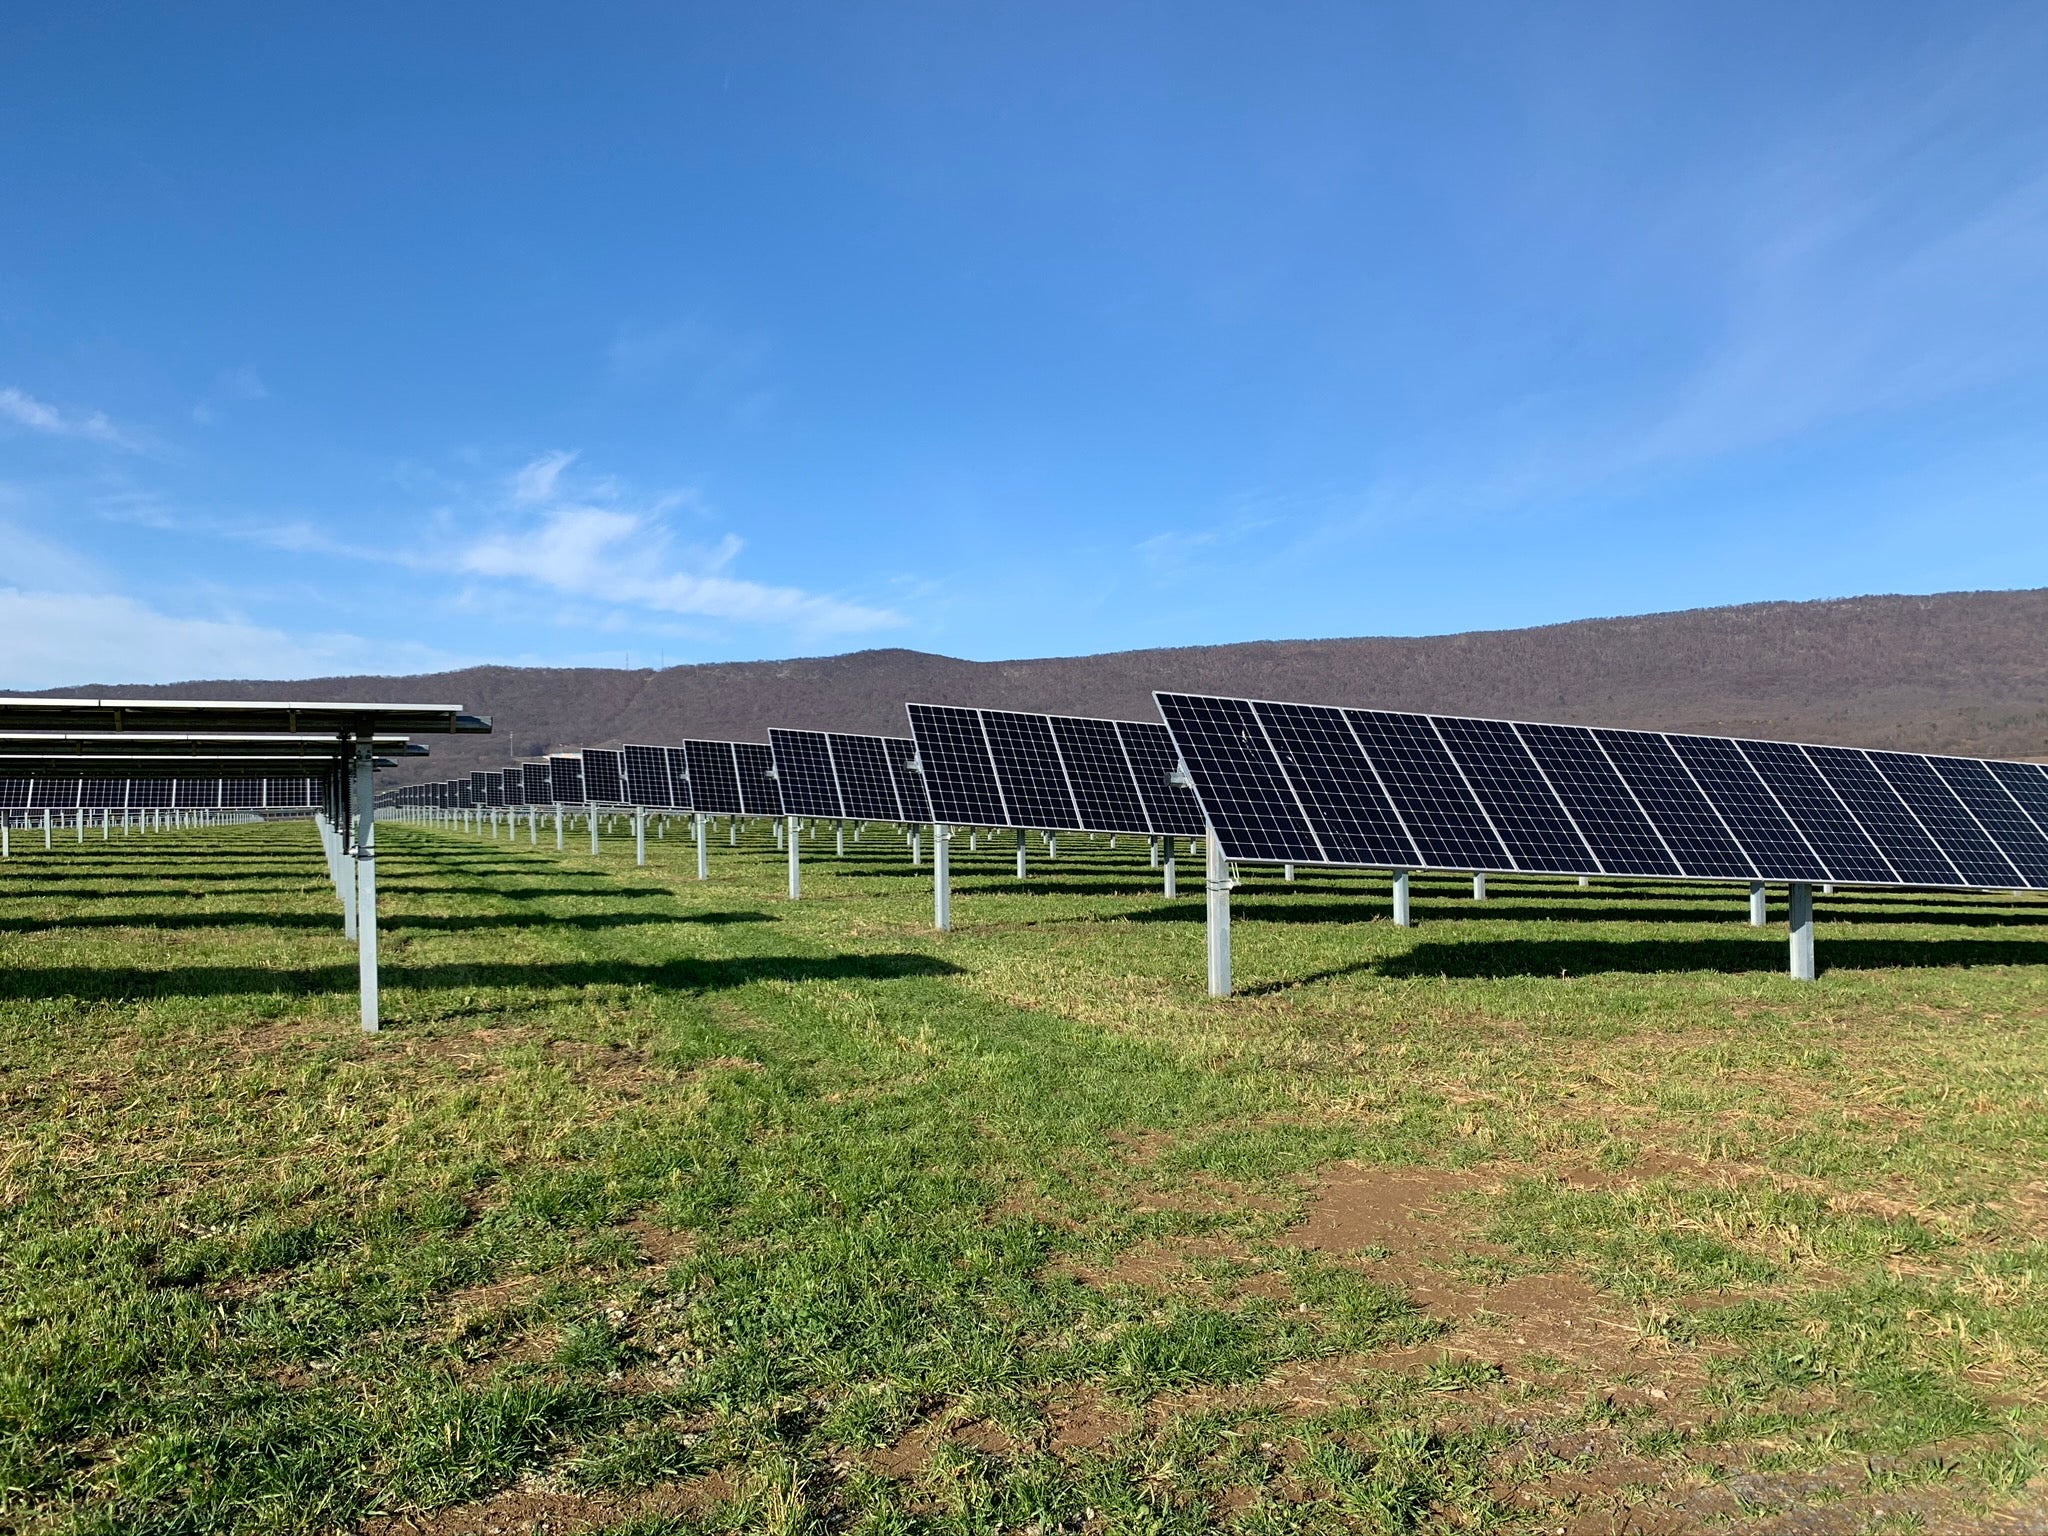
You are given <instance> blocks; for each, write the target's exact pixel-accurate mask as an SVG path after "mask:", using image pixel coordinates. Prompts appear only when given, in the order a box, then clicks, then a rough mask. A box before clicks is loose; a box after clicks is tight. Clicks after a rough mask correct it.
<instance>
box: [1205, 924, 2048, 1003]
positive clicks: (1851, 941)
mask: <svg viewBox="0 0 2048 1536" xmlns="http://www.w3.org/2000/svg"><path fill="white" fill-rule="evenodd" d="M1816 951H1817V958H1818V960H1819V962H1820V969H1821V970H1822V972H1824V973H1825V972H1828V971H1881V970H1935V969H1945V968H1957V967H1962V968H1968V967H1972V966H1983V965H2048V941H2043V940H2037V939H1988V938H1987V939H1961V938H1958V939H1927V940H1918V939H1856V938H1846V939H1834V940H1830V939H1828V938H1827V937H1826V936H1824V935H1823V936H1822V938H1821V939H1820V942H1819V943H1818V945H1817V946H1816ZM1786 961H1787V953H1786V944H1785V939H1784V937H1783V935H1776V936H1773V937H1765V936H1763V935H1759V936H1758V937H1757V938H1754V939H1627V940H1602V939H1509V940H1504V941H1502V942H1499V943H1484V942H1479V941H1474V942H1472V943H1466V944H1430V943H1423V944H1418V945H1416V946H1415V947H1414V948H1413V949H1410V950H1407V951H1404V952H1403V953H1401V954H1398V955H1385V956H1381V957H1380V958H1378V959H1373V960H1360V961H1358V962H1356V963H1354V964H1351V965H1342V966H1333V967H1331V968H1330V969H1328V970H1323V971H1314V972H1311V973H1309V974H1307V975H1304V976H1293V977H1288V978H1286V979H1285V980H1282V981H1276V982H1272V983H1269V984H1266V985H1264V986H1257V987H1247V988H1245V989H1243V990H1244V991H1245V993H1246V994H1248V995H1258V994H1264V993H1271V992H1282V991H1285V990H1287V989H1288V988H1289V987H1297V986H1305V985H1309V984H1312V983H1315V982H1319V981H1334V980H1338V979H1340V978H1342V977H1345V976H1357V975H1378V976H1386V977H1392V978H1406V979H1418V980H1424V981H1429V980H1439V979H1457V980H1498V979H1503V978H1507V977H1515V976H1547V977H1555V978H1560V979H1569V978H1571V977H1575V976H1599V975H1614V974H1633V975H1653V974H1657V973H1661V972H1669V973H1671V974H1674V975H1678V974H1683V973H1686V972H1697V971H1716V972H1720V973H1722V974H1724V975H1756V974H1777V975H1782V974H1784V972H1785V969H1786Z"/></svg>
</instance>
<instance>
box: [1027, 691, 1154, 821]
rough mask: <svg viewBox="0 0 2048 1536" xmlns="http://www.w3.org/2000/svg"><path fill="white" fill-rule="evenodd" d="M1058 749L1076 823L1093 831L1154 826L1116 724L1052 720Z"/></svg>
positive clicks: (1064, 718) (1068, 718)
mask: <svg viewBox="0 0 2048 1536" xmlns="http://www.w3.org/2000/svg"><path fill="white" fill-rule="evenodd" d="M1048 723H1049V724H1050V725H1051V726H1052V735H1053V745H1054V746H1055V747H1057V748H1058V750H1059V755H1060V763H1061V765H1062V766H1063V767H1064V768H1065V769H1066V778H1067V785H1068V787H1069V788H1070V789H1072V791H1073V798H1074V811H1075V814H1076V815H1077V816H1078V817H1079V818H1080V819H1079V821H1078V822H1077V825H1078V826H1079V827H1080V828H1081V829H1082V830H1084V831H1088V832H1123V831H1128V830H1129V829H1130V828H1132V827H1144V826H1148V825H1150V822H1151V818H1150V817H1149V816H1147V815H1146V814H1145V802H1144V801H1142V800H1140V799H1139V798H1138V785H1137V781H1136V780H1135V779H1134V778H1133V777H1132V774H1131V765H1130V761H1129V759H1127V758H1126V757H1125V756H1124V746H1123V742H1122V741H1120V740H1119V739H1118V738H1117V734H1116V722H1115V721H1113V720H1084V719H1080V718H1078V717H1075V716H1071V715H1055V716H1051V717H1049V721H1048Z"/></svg>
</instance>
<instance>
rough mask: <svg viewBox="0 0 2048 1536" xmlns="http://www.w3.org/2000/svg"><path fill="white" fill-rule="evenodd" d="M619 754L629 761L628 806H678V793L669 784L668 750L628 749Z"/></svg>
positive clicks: (655, 748) (656, 748)
mask: <svg viewBox="0 0 2048 1536" xmlns="http://www.w3.org/2000/svg"><path fill="white" fill-rule="evenodd" d="M619 750H620V751H621V753H622V754H623V755H624V758H625V765H626V767H625V771H626V802H627V804H629V805H647V806H672V805H674V804H675V803H676V800H675V791H674V789H673V788H672V787H671V785H670V784H669V778H668V749H667V748H666V747H636V746H626V747H622V748H620V749H619Z"/></svg>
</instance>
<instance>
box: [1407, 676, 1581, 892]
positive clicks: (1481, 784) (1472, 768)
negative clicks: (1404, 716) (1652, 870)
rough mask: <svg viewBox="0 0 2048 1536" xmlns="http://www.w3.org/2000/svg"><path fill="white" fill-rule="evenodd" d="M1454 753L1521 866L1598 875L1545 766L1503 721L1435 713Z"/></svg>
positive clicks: (1512, 728)
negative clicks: (1546, 778)
mask: <svg viewBox="0 0 2048 1536" xmlns="http://www.w3.org/2000/svg"><path fill="white" fill-rule="evenodd" d="M1435 723H1436V728H1437V730H1438V731H1439V732H1440V733H1441V734H1442V736H1443V738H1444V743H1445V745H1447V746H1448V747H1449V748H1450V749H1451V756H1452V757H1454V758H1455V759H1457V762H1458V766H1459V767H1460V768H1462V769H1464V770H1465V778H1466V781H1467V782H1468V783H1470V784H1471V786H1472V792H1473V793H1474V794H1475V795H1477V796H1478V797H1479V803H1480V804H1481V805H1482V806H1484V807H1485V808H1486V813H1487V817H1488V819H1489V820H1491V821H1492V823H1493V828H1494V831H1496V832H1497V833H1499V834H1500V838H1501V841H1502V842H1504V843H1506V844H1507V847H1508V852H1509V853H1511V854H1513V855H1514V859H1515V867H1516V868H1518V869H1529V870H1542V871H1544V872H1546V873H1551V874H1564V875H1590V874H1598V873H1599V870H1600V866H1599V864H1598V863H1597V862H1595V860H1594V858H1593V853H1592V850H1591V849H1590V848H1588V847H1587V846H1586V840H1585V839H1584V838H1582V837H1580V836H1579V834H1578V832H1577V831H1576V830H1575V829H1574V828H1573V827H1572V824H1571V819H1570V818H1569V817H1568V816H1567V815H1566V814H1565V809H1564V806H1563V804H1562V803H1561V802H1560V801H1559V800H1558V798H1557V796H1556V795H1555V794H1554V793H1552V791H1551V788H1550V785H1549V784H1548V783H1546V782H1545V781H1544V778H1543V773H1542V770H1540V769H1539V768H1537V766H1536V760H1535V759H1534V758H1532V757H1531V756H1530V755H1529V750H1528V748H1526V747H1524V746H1523V745H1522V739H1521V738H1520V737H1519V736H1517V735H1516V734H1515V729H1514V727H1513V726H1511V725H1509V724H1508V723H1507V722H1506V721H1505V720H1466V719H1461V718H1458V717H1456V716H1448V715H1439V716H1436V717H1435Z"/></svg>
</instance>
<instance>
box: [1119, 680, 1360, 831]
mask: <svg viewBox="0 0 2048 1536" xmlns="http://www.w3.org/2000/svg"><path fill="white" fill-rule="evenodd" d="M1156 697H1157V698H1158V700H1159V710H1160V713H1161V714H1162V715H1164V716H1165V717H1166V726H1167V729H1168V730H1169V731H1171V732H1172V733H1173V740H1174V744H1175V745H1176V746H1177V747H1178V748H1179V749H1180V755H1181V760H1182V761H1183V762H1185V763H1186V764H1187V766H1188V771H1189V772H1190V773H1191V774H1192V775H1194V778H1195V782H1196V784H1197V785H1198V786H1200V800H1201V803H1202V809H1203V810H1204V811H1206V812H1207V813H1208V820H1209V823H1210V825H1212V826H1213V827H1214V828H1215V829H1216V836H1217V840H1218V841H1219V842H1220V843H1221V844H1222V846H1223V847H1225V848H1226V849H1228V850H1229V851H1230V853H1231V855H1232V856H1233V857H1236V858H1240V859H1249V860H1254V861H1257V862H1261V863H1273V864H1280V863H1287V862H1296V863H1325V862H1328V861H1327V860H1325V859H1324V857H1323V851H1322V849H1321V848H1320V847H1319V846H1318V845H1317V843H1316V840H1315V835H1314V834H1313V833H1312V832H1311V831H1310V830H1309V824H1308V821H1307V819H1306V818H1305V817H1304V816H1303V814H1302V811H1301V808H1300V806H1299V805H1297V804H1296V803H1295V799H1294V795H1293V792H1292V790H1291V789H1290V787H1289V786H1288V784H1287V782H1286V780H1285V779H1284V778H1282V777H1281V772H1280V765H1279V764H1278V763H1277V762H1276V761H1275V760H1274V757H1273V753H1272V751H1271V749H1270V748H1269V747H1268V746H1267V745H1266V736H1265V732H1264V731H1263V730H1262V729H1261V728H1260V724H1259V721H1258V719H1257V717H1256V716H1255V715H1254V714H1253V712H1252V706H1251V705H1250V704H1249V703H1247V702H1246V701H1245V700H1243V699H1211V698H1204V697H1201V696H1200V695H1195V694H1180V693H1162V694H1158V695H1156Z"/></svg>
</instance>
